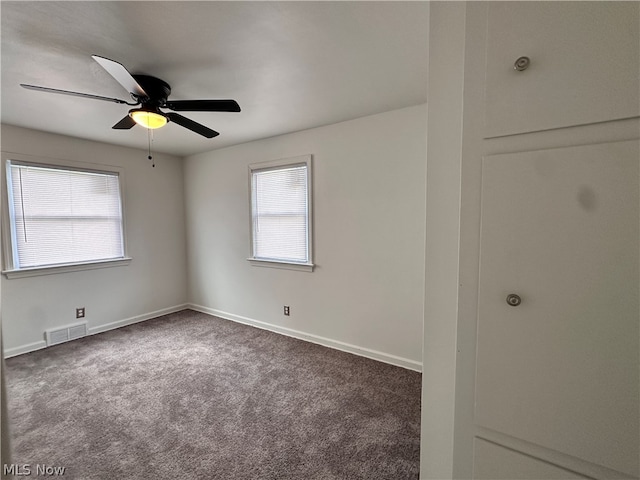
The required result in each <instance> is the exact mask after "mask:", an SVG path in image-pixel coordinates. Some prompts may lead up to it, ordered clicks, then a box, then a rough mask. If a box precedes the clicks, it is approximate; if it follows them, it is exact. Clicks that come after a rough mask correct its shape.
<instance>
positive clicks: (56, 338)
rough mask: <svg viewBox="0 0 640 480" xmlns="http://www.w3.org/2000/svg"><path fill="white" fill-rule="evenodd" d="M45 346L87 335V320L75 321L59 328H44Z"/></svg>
mask: <svg viewBox="0 0 640 480" xmlns="http://www.w3.org/2000/svg"><path fill="white" fill-rule="evenodd" d="M45 335H46V337H47V347H50V346H51V345H57V344H58V343H64V342H68V341H69V340H75V339H76V338H80V337H86V336H87V322H83V323H75V324H73V325H68V326H66V327H61V328H53V329H51V330H46V331H45Z"/></svg>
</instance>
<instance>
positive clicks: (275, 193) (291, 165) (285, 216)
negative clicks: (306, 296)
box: [249, 155, 313, 271]
mask: <svg viewBox="0 0 640 480" xmlns="http://www.w3.org/2000/svg"><path fill="white" fill-rule="evenodd" d="M249 174H250V182H251V183H250V185H251V258H249V260H250V261H252V263H253V264H254V265H261V266H265V265H268V266H276V267H278V266H279V267H282V268H294V269H299V270H308V271H311V270H312V269H313V262H312V251H311V239H312V235H311V226H312V222H311V155H305V156H302V157H295V158H290V159H285V160H278V161H275V162H266V163H258V164H254V165H250V166H249Z"/></svg>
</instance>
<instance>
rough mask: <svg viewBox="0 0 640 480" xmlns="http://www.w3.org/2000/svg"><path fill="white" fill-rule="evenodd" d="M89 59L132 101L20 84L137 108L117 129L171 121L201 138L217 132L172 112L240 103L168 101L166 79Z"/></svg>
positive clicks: (101, 59)
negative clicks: (102, 69)
mask: <svg viewBox="0 0 640 480" xmlns="http://www.w3.org/2000/svg"><path fill="white" fill-rule="evenodd" d="M91 58H93V59H94V60H95V61H96V62H98V63H99V64H100V66H102V68H104V69H105V70H106V71H107V73H109V74H110V75H111V76H112V77H113V78H115V79H116V81H117V82H118V83H119V84H120V85H122V86H123V87H124V88H125V89H126V90H127V91H128V92H129V94H130V95H131V99H132V100H133V102H127V101H125V100H120V99H119V98H110V97H102V96H100V95H92V94H89V93H80V92H72V91H69V90H59V89H57V88H48V87H39V86H37V85H26V84H24V83H21V84H20V86H21V87H24V88H27V89H30V90H37V91H40V92H49V93H60V94H63V95H72V96H75V97H84V98H91V99H94V100H104V101H107V102H113V103H121V104H125V105H130V106H134V107H138V108H133V109H131V110H129V113H128V114H127V116H125V117H124V118H123V119H122V120H120V121H119V122H118V123H116V124H115V125H114V126H113V127H112V128H115V129H117V130H128V129H130V128H132V127H133V126H134V125H136V124H139V125H142V126H143V127H145V128H150V129H152V128H160V127H162V126H164V125H166V123H167V122H169V121H171V122H174V123H177V124H178V125H180V126H182V127H184V128H187V129H189V130H191V131H192V132H195V133H198V134H200V135H202V136H204V137H207V138H213V137H216V136H218V135H219V133H218V132H216V131H215V130H211V129H210V128H208V127H205V126H204V125H202V124H200V123H198V122H194V121H193V120H190V119H188V118H187V117H183V116H182V115H180V114H179V113H175V112H176V111H178V112H239V111H240V106H239V105H238V103H237V102H236V101H235V100H168V97H169V94H170V93H171V87H170V86H169V84H168V83H167V82H165V81H163V80H160V79H159V78H156V77H152V76H150V75H132V74H131V73H129V72H128V71H127V69H126V68H125V67H124V66H123V65H122V64H120V63H118V62H115V61H113V60H109V59H108V58H104V57H100V56H98V55H92V56H91ZM161 108H168V109H169V110H173V112H168V113H165V112H163V111H161V110H160V109H161Z"/></svg>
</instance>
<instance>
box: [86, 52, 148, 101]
mask: <svg viewBox="0 0 640 480" xmlns="http://www.w3.org/2000/svg"><path fill="white" fill-rule="evenodd" d="M91 58H93V59H94V60H95V61H96V62H98V63H99V64H100V66H101V67H102V68H104V69H105V70H106V71H107V73H109V75H111V76H112V77H113V78H115V79H116V81H117V82H118V83H119V84H120V85H122V86H123V87H124V88H125V89H126V90H127V92H129V93H133V94H135V95H137V96H138V97H148V96H149V95H147V92H145V91H144V89H143V88H142V87H141V86H140V85H139V84H138V82H137V81H136V79H135V78H133V76H131V74H130V73H129V71H128V70H127V69H126V68H124V65H122V64H121V63H118V62H115V61H113V60H109V59H108V58H104V57H100V56H98V55H91Z"/></svg>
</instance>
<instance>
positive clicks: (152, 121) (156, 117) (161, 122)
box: [125, 109, 167, 129]
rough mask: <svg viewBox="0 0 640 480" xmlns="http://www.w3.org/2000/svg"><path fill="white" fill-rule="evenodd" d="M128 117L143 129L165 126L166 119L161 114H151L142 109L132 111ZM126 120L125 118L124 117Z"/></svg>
mask: <svg viewBox="0 0 640 480" xmlns="http://www.w3.org/2000/svg"><path fill="white" fill-rule="evenodd" d="M129 116H130V117H131V118H133V121H134V122H136V123H137V124H138V125H141V126H143V127H144V128H150V129H153V128H160V127H164V126H165V125H166V124H167V117H165V116H164V115H162V114H161V113H156V112H152V111H149V110H143V109H134V110H131V111H130V112H129ZM125 118H126V117H125Z"/></svg>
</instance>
